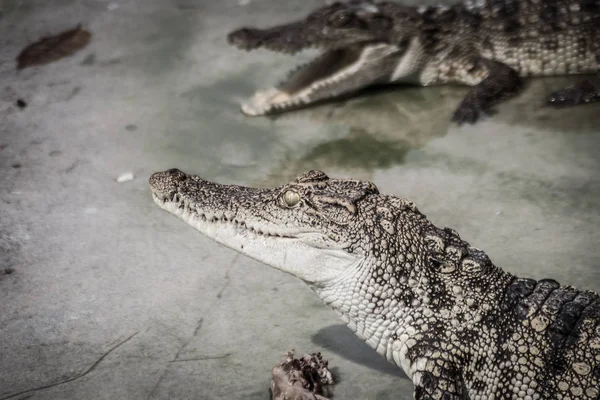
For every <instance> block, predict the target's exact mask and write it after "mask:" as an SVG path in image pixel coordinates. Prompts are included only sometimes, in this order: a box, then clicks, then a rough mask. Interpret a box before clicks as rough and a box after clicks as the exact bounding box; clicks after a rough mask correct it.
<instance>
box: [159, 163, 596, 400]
mask: <svg viewBox="0 0 600 400" xmlns="http://www.w3.org/2000/svg"><path fill="white" fill-rule="evenodd" d="M150 187H151V190H152V194H153V198H154V201H155V202H156V203H157V204H158V205H159V206H160V207H161V208H163V209H165V210H167V211H169V212H170V213H172V214H174V215H176V216H178V217H179V218H181V219H182V220H184V221H186V222H187V223H188V224H190V225H191V226H193V227H194V228H196V229H197V230H199V231H200V232H202V233H204V234H205V235H207V236H209V237H210V238H212V239H214V240H215V241H217V242H219V243H221V244H224V245H226V246H228V247H230V248H232V249H234V250H237V251H240V252H241V253H243V254H246V255H248V256H250V257H252V258H255V259H257V260H259V261H262V262H264V263H266V264H268V265H271V266H272V267H274V268H277V269H280V270H282V271H285V272H288V273H290V274H292V275H294V276H296V277H298V278H300V279H302V280H303V281H305V282H306V283H307V284H308V285H309V286H310V287H311V288H312V289H313V290H314V291H315V292H316V293H317V294H318V295H319V297H320V298H321V299H322V300H323V301H324V302H325V303H326V304H328V305H329V306H331V307H332V308H333V309H334V310H336V312H337V313H338V314H339V315H340V316H341V318H342V319H343V320H344V321H345V322H347V324H348V327H350V329H352V330H353V331H354V332H355V333H356V334H357V335H358V336H359V337H361V338H362V339H364V340H365V341H366V342H367V343H368V344H369V345H370V346H371V347H373V348H374V349H375V350H376V351H377V352H378V353H379V354H381V355H383V356H385V357H386V359H387V360H389V361H390V362H392V363H394V364H396V365H398V366H400V367H402V369H403V370H404V371H405V373H406V374H407V375H408V376H409V377H411V379H412V381H413V383H414V385H415V387H416V388H415V398H416V399H467V398H468V399H509V398H513V399H567V398H581V399H598V398H600V390H599V387H600V296H599V295H598V294H596V293H594V292H592V291H583V290H577V289H575V288H573V287H570V286H560V285H559V284H558V283H557V282H556V281H553V280H549V279H545V280H541V281H535V280H533V279H522V278H517V277H515V276H513V275H512V274H509V273H507V272H505V271H502V270H501V269H500V268H498V267H496V266H494V265H493V264H492V262H491V261H490V259H489V258H488V256H487V255H486V254H485V253H484V252H483V251H481V250H479V249H476V248H474V247H471V246H470V245H469V244H468V243H467V242H465V241H464V240H462V239H461V238H460V237H459V235H458V234H457V233H456V232H455V231H453V230H452V229H449V228H444V229H439V228H437V227H435V226H434V225H433V224H432V223H431V222H430V221H429V220H427V218H426V217H425V215H423V214H422V213H420V212H419V211H418V210H417V208H416V207H415V205H414V204H413V203H411V202H410V201H408V200H406V199H401V198H397V197H393V196H387V195H383V194H380V193H379V191H378V189H377V187H376V186H375V185H374V184H372V183H370V182H364V181H357V180H351V179H330V178H328V177H327V176H326V175H325V174H324V173H323V172H320V171H310V172H308V173H305V174H303V175H301V176H299V177H298V178H297V179H295V180H294V181H292V182H290V183H289V184H286V185H283V186H280V187H276V188H273V189H257V188H250V187H242V186H235V185H221V184H218V183H213V182H209V181H206V180H203V179H201V178H200V177H198V176H196V175H188V174H185V173H183V172H181V171H179V170H177V169H170V170H168V171H165V172H157V173H155V174H153V175H152V176H151V177H150Z"/></svg>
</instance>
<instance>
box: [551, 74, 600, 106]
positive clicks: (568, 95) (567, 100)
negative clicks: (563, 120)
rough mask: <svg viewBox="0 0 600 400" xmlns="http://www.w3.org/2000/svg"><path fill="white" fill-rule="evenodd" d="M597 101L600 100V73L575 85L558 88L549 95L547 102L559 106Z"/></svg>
mask: <svg viewBox="0 0 600 400" xmlns="http://www.w3.org/2000/svg"><path fill="white" fill-rule="evenodd" d="M595 101H600V75H598V76H597V77H595V78H592V79H586V80H584V81H581V82H579V83H577V84H576V85H574V86H570V87H567V88H564V89H561V90H557V91H556V92H554V93H552V94H551V95H550V96H549V97H548V100H547V104H548V105H550V106H553V107H557V108H558V107H572V106H576V105H579V104H587V103H593V102H595Z"/></svg>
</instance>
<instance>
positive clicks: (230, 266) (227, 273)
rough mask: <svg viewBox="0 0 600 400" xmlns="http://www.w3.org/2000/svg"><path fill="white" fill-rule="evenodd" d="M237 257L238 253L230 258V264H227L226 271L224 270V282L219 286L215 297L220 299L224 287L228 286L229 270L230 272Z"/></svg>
mask: <svg viewBox="0 0 600 400" xmlns="http://www.w3.org/2000/svg"><path fill="white" fill-rule="evenodd" d="M239 257H240V254H239V253H238V254H236V255H235V256H234V257H233V260H231V264H230V265H229V268H227V272H225V283H224V284H223V286H222V287H221V290H219V293H217V299H220V298H221V297H222V295H223V291H225V288H227V286H229V272H231V270H232V269H233V267H234V266H235V263H236V261H237V259H238V258H239Z"/></svg>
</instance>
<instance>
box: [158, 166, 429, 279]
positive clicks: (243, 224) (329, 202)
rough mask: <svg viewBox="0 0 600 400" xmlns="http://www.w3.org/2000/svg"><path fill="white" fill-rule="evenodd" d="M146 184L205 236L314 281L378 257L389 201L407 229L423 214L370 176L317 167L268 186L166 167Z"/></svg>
mask: <svg viewBox="0 0 600 400" xmlns="http://www.w3.org/2000/svg"><path fill="white" fill-rule="evenodd" d="M150 188H151V191H152V195H153V198H154V201H155V202H156V204H158V205H159V206H160V207H161V208H163V209H164V210H166V211H168V212H170V213H172V214H174V215H176V216H178V217H179V218H181V219H182V220H184V221H185V222H187V223H188V224H189V225H191V226H192V227H194V228H196V229H197V230H199V231H200V232H202V233H203V234H205V235H206V236H208V237H210V238H211V239H213V240H215V241H216V242H219V243H221V244H223V245H225V246H227V247H230V248H232V249H234V250H237V251H239V252H241V253H243V254H245V255H247V256H249V257H252V258H254V259H256V260H258V261H261V262H263V263H265V264H267V265H270V266H272V267H274V268H277V269H279V270H282V271H284V272H288V273H290V274H292V275H294V276H296V277H298V278H300V279H302V280H303V281H305V282H306V283H308V284H309V285H311V286H313V287H319V286H323V285H326V284H327V282H330V281H332V280H336V279H337V278H339V277H341V276H342V275H344V274H345V273H346V272H347V271H349V270H352V269H353V267H355V268H359V266H360V265H362V264H363V262H364V260H365V259H369V258H370V259H376V258H377V256H378V255H379V254H380V253H381V252H382V251H383V250H382V248H381V246H382V238H386V237H389V236H390V234H392V233H394V232H393V231H395V230H396V227H395V226H394V223H393V221H392V220H391V219H390V220H388V221H386V220H384V217H383V216H385V215H387V216H388V218H391V217H390V215H391V213H392V211H391V210H390V209H389V207H390V205H394V207H397V211H398V212H399V213H401V214H399V217H400V215H402V219H403V223H404V226H405V228H406V229H409V227H411V226H417V225H418V224H421V223H422V222H425V221H426V220H425V219H424V216H423V215H422V214H420V213H419V212H418V211H417V210H416V209H415V208H414V205H412V203H410V202H408V201H407V200H403V199H398V198H395V197H389V196H383V195H381V194H379V192H378V190H377V187H376V186H375V185H374V184H372V183H370V182H363V181H358V180H350V179H330V178H328V177H327V176H326V175H325V174H324V173H323V172H320V171H310V172H307V173H305V174H303V175H300V176H299V177H298V178H296V179H295V180H293V181H292V182H290V183H288V184H285V185H282V186H279V187H276V188H269V189H266V188H249V187H242V186H237V185H222V184H218V183H214V182H209V181H206V180H204V179H202V178H200V177H199V176H196V175H188V174H186V173H184V172H181V171H180V170H177V169H170V170H168V171H164V172H157V173H155V174H153V175H152V176H151V177H150ZM385 199H387V200H385ZM384 200H385V202H384ZM378 203H382V204H381V207H377V204H378ZM383 203H387V206H384V205H383ZM386 207H388V208H386ZM386 213H387V214H386ZM374 221H377V223H375V222H374ZM369 238H370V240H368V239H369ZM383 241H384V242H385V240H383ZM389 242H390V243H391V240H389ZM391 247H392V244H390V248H391Z"/></svg>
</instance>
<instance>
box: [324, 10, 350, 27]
mask: <svg viewBox="0 0 600 400" xmlns="http://www.w3.org/2000/svg"><path fill="white" fill-rule="evenodd" d="M353 19H354V15H352V14H349V13H348V12H346V11H338V12H336V13H335V14H333V15H332V16H331V17H330V18H329V21H327V23H328V24H329V25H330V26H333V27H335V28H341V27H343V26H346V25H348V24H350V22H352V20H353Z"/></svg>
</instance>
